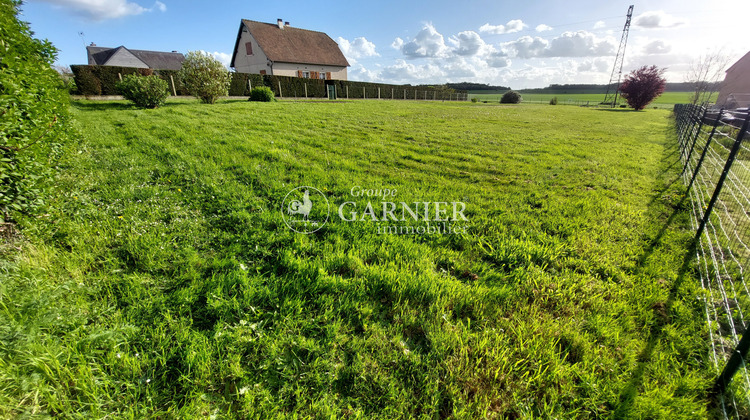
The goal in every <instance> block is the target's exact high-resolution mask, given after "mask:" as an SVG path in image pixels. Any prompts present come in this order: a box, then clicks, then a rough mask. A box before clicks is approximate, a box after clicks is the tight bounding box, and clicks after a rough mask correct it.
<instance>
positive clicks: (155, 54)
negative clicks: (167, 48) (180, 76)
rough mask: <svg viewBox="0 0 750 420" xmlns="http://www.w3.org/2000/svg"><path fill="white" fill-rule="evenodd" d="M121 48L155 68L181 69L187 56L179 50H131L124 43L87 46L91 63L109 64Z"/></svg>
mask: <svg viewBox="0 0 750 420" xmlns="http://www.w3.org/2000/svg"><path fill="white" fill-rule="evenodd" d="M120 49H124V50H126V51H128V52H130V53H131V54H133V55H134V56H135V57H136V58H138V59H139V60H141V61H142V62H143V64H145V65H147V66H148V67H149V68H152V69H154V70H179V69H180V68H182V62H183V61H184V60H185V56H184V55H182V54H181V53H178V52H163V51H148V50H131V49H129V48H125V47H124V46H122V45H121V46H119V47H117V48H109V47H97V46H95V45H90V46H88V47H86V51H87V52H88V58H89V65H98V66H106V65H108V64H107V62H108V61H109V59H110V58H112V56H113V55H114V54H115V53H116V52H117V51H118V50H120Z"/></svg>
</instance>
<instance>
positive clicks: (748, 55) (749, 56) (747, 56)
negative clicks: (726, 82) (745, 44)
mask: <svg viewBox="0 0 750 420" xmlns="http://www.w3.org/2000/svg"><path fill="white" fill-rule="evenodd" d="M745 60H750V51H748V53H747V54H745V55H743V56H742V58H740V59H739V60H737V62H736V63H734V64H732V66H731V67H729V68H728V69H727V71H726V72H727V73H729V72H731V71H734V70H736V69H738V68H739V67H740V63H742V62H743V61H745Z"/></svg>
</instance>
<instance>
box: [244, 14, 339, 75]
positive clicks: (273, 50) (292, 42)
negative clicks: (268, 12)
mask: <svg viewBox="0 0 750 420" xmlns="http://www.w3.org/2000/svg"><path fill="white" fill-rule="evenodd" d="M242 25H245V27H247V29H248V31H250V34H251V35H252V36H253V38H255V40H256V41H257V42H258V45H259V46H260V49H261V50H263V52H264V53H265V54H266V56H267V57H268V59H269V60H271V61H276V62H282V63H300V64H320V65H329V66H343V67H347V66H349V62H348V61H346V57H344V54H342V53H341V50H340V49H339V45H338V44H337V43H336V41H334V40H333V39H331V37H329V36H328V35H326V34H325V33H323V32H317V31H310V30H307V29H300V28H295V27H293V26H285V27H284V29H281V28H279V26H278V25H277V24H275V23H263V22H256V21H254V20H247V19H242V24H240V33H239V34H238V35H237V43H239V41H240V35H242ZM237 43H235V46H234V54H235V55H236V54H237ZM234 58H235V57H234V55H233V56H232V63H231V65H232V67H234Z"/></svg>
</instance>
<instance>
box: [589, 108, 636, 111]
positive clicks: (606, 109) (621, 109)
mask: <svg viewBox="0 0 750 420" xmlns="http://www.w3.org/2000/svg"><path fill="white" fill-rule="evenodd" d="M596 110H597V111H606V112H643V110H640V111H636V110H635V109H633V108H596Z"/></svg>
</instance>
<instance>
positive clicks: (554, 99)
mask: <svg viewBox="0 0 750 420" xmlns="http://www.w3.org/2000/svg"><path fill="white" fill-rule="evenodd" d="M549 104H550V105H557V96H554V97H553V98H552V99H550V100H549Z"/></svg>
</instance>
